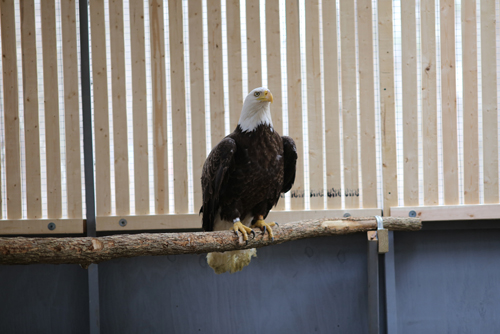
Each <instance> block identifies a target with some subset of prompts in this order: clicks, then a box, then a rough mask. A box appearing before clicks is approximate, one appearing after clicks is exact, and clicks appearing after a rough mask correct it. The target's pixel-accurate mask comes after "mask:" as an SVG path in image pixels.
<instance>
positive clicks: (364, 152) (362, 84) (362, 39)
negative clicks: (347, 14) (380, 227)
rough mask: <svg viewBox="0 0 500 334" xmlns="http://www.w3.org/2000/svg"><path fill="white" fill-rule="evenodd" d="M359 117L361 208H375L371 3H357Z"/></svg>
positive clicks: (375, 176) (375, 170) (362, 0)
mask: <svg viewBox="0 0 500 334" xmlns="http://www.w3.org/2000/svg"><path fill="white" fill-rule="evenodd" d="M357 6H358V7H357V8H358V13H357V14H358V34H359V36H358V44H359V94H360V96H361V97H362V98H361V97H360V101H359V117H360V130H361V132H360V136H361V138H360V141H361V175H362V188H363V208H376V207H377V167H376V154H375V94H374V86H373V80H374V79H373V32H372V2H371V0H360V1H359V2H358V5H357Z"/></svg>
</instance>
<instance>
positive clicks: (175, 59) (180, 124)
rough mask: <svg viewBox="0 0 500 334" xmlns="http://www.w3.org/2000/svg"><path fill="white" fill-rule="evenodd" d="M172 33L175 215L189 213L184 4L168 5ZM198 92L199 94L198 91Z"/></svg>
mask: <svg viewBox="0 0 500 334" xmlns="http://www.w3.org/2000/svg"><path fill="white" fill-rule="evenodd" d="M168 16H169V33H170V78H171V82H173V83H175V84H173V85H171V86H170V87H171V88H170V89H171V98H172V124H173V125H174V126H172V140H173V142H172V145H173V151H174V152H173V155H174V194H175V212H176V213H187V212H188V211H189V206H188V204H189V203H188V175H187V147H186V146H187V143H186V89H185V79H184V39H183V38H184V34H183V31H182V27H183V16H182V2H181V1H169V2H168ZM196 93H197V92H196Z"/></svg>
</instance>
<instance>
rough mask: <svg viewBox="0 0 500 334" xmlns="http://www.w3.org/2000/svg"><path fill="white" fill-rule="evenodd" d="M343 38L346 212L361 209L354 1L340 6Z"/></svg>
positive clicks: (342, 3)
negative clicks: (349, 209) (347, 209)
mask: <svg viewBox="0 0 500 334" xmlns="http://www.w3.org/2000/svg"><path fill="white" fill-rule="evenodd" d="M340 34H341V35H340V39H341V63H342V64H341V69H342V126H343V133H344V186H345V190H344V195H345V196H346V197H345V206H346V208H358V207H359V184H358V183H359V182H358V124H357V98H356V57H355V54H356V48H355V42H356V41H355V26H354V1H342V2H340Z"/></svg>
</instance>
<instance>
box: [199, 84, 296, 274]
mask: <svg viewBox="0 0 500 334" xmlns="http://www.w3.org/2000/svg"><path fill="white" fill-rule="evenodd" d="M272 102H273V95H272V94H271V91H269V90H268V89H267V88H264V87H260V88H256V89H254V90H252V91H251V92H250V93H249V94H248V95H247V97H246V98H245V101H244V103H243V108H242V110H241V116H240V120H239V122H238V126H237V127H236V129H235V130H234V131H233V132H232V133H231V134H229V135H228V136H226V137H225V138H224V139H222V141H221V142H220V143H218V144H217V146H215V147H214V148H213V149H212V151H211V152H210V154H209V155H208V157H207V160H206V161H205V164H204V165H203V171H202V176H201V184H202V191H203V206H202V208H201V210H200V213H203V229H204V230H205V231H220V230H227V229H229V230H233V231H235V233H236V234H238V232H239V233H241V234H242V235H243V239H244V240H245V241H247V240H248V235H249V234H250V233H253V235H254V236H255V232H253V230H252V229H251V228H250V226H252V227H257V228H260V229H261V230H263V231H264V233H266V231H267V233H268V234H269V237H270V238H272V239H273V240H274V236H273V230H272V226H276V225H275V223H266V222H265V221H264V219H265V218H266V217H267V214H268V213H269V211H270V210H271V208H272V207H273V206H275V205H276V204H277V203H278V200H279V199H280V195H281V194H282V193H285V192H287V191H289V190H290V189H291V188H292V185H293V182H294V180H295V165H296V162H297V150H296V147H295V143H294V141H293V139H292V138H290V137H287V136H280V135H279V134H278V133H277V132H276V131H275V130H274V129H273V123H272V120H271V110H270V104H271V103H272ZM247 242H248V241H247ZM252 256H256V250H255V249H247V250H237V251H231V252H224V253H209V254H208V255H207V262H208V264H209V265H210V266H211V267H212V268H213V269H214V271H215V272H216V273H217V274H220V273H224V272H226V271H229V272H231V273H234V272H237V271H240V270H241V269H243V267H245V266H246V265H248V264H249V263H250V259H251V258H252Z"/></svg>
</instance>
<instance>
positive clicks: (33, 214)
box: [20, 0, 81, 218]
mask: <svg viewBox="0 0 500 334" xmlns="http://www.w3.org/2000/svg"><path fill="white" fill-rule="evenodd" d="M20 8H21V41H22V48H23V95H24V138H25V140H26V146H25V148H26V200H27V201H26V202H27V211H28V212H27V213H28V218H41V217H42V201H41V194H42V190H41V180H40V134H39V123H38V81H37V68H36V39H35V36H36V27H35V6H34V2H33V0H21V2H20ZM80 197H81V195H80ZM80 212H81V210H80Z"/></svg>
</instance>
